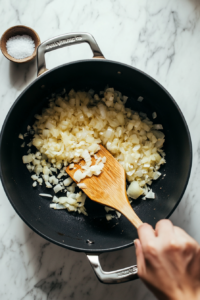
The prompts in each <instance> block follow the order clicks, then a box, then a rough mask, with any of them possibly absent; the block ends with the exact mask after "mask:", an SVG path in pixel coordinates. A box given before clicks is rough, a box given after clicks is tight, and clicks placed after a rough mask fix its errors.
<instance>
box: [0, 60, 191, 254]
mask: <svg viewBox="0 0 200 300" xmlns="http://www.w3.org/2000/svg"><path fill="white" fill-rule="evenodd" d="M87 62H99V63H107V62H108V63H114V64H118V65H119V66H123V67H128V68H130V69H132V70H134V71H136V72H138V73H140V74H142V75H144V76H146V77H147V78H148V79H150V80H151V81H153V82H154V83H155V84H156V85H158V86H159V87H160V88H161V89H162V90H163V91H164V92H165V93H166V95H167V96H168V98H169V99H170V100H171V101H172V103H173V104H174V106H175V107H176V109H177V110H178V112H179V114H180V116H181V119H182V121H183V124H184V127H185V130H186V134H187V138H188V145H189V152H190V163H189V169H188V174H187V179H186V181H185V184H184V188H183V191H182V193H181V195H180V197H179V199H178V200H177V202H176V204H175V205H174V207H173V209H172V210H171V211H170V213H169V214H168V215H166V217H165V218H164V219H168V218H169V217H170V216H171V215H172V213H173V212H174V211H175V209H176V208H177V206H178V205H179V203H180V201H181V199H182V197H183V195H184V193H185V190H186V188H187V185H188V182H189V178H190V174H191V169H192V160H193V151H192V140H191V135H190V131H189V127H188V125H187V122H186V120H185V117H184V115H183V113H182V111H181V109H180V107H179V105H178V104H177V103H176V101H175V100H174V98H173V97H172V96H171V94H170V93H169V92H168V91H167V90H166V89H165V88H164V87H163V86H162V85H161V84H160V83H159V82H158V81H157V80H156V79H154V78H153V77H151V76H150V75H148V74H147V73H145V72H143V71H141V70H139V69H137V68H135V67H132V66H130V65H127V64H124V63H121V62H117V61H113V60H107V59H105V60H104V59H102V60H100V59H85V60H78V61H73V62H69V63H65V64H62V65H60V66H57V67H55V68H53V69H51V70H48V71H46V72H44V73H43V74H41V75H40V76H39V77H36V78H35V79H34V80H33V81H32V82H31V83H30V84H29V85H28V86H27V87H26V88H25V89H24V90H23V91H22V92H21V93H20V95H19V96H18V97H17V98H16V100H15V101H14V103H13V104H12V106H11V107H10V109H9V111H8V113H7V115H6V118H5V119H4V122H3V125H2V128H1V132H0V162H1V156H2V155H1V152H2V137H3V133H4V130H5V127H6V124H7V122H8V120H9V117H10V114H11V112H12V110H13V109H14V107H15V105H16V104H17V103H18V102H19V101H20V99H21V97H22V96H23V95H24V94H25V93H26V92H27V90H28V89H29V88H30V87H31V86H32V85H34V84H35V82H36V81H38V80H40V79H42V78H43V77H44V76H46V75H47V74H49V73H51V72H54V71H55V70H58V69H60V68H63V67H66V66H68V65H74V64H79V63H87ZM0 179H1V182H2V185H3V188H4V191H5V193H6V196H7V198H8V200H9V202H10V203H11V205H12V207H13V208H14V210H15V211H16V213H17V214H18V215H19V217H20V218H21V219H22V220H23V221H24V223H25V224H26V225H27V226H28V227H29V228H31V229H32V230H33V231H34V232H35V233H37V234H38V235H39V236H41V237H42V238H44V239H46V240H48V241H49V242H51V243H53V244H56V245H57V246H60V247H63V248H66V249H69V250H72V251H76V252H84V253H88V254H89V253H90V254H100V253H105V252H112V251H118V250H122V249H125V248H128V247H131V246H134V241H132V242H130V243H127V244H125V245H123V246H119V247H115V248H107V249H103V250H102V249H84V248H77V247H74V246H69V245H65V244H62V243H60V242H58V241H56V240H54V239H52V238H50V237H49V236H46V235H45V234H44V233H42V232H41V231H39V230H38V229H36V228H35V227H34V226H32V225H31V224H29V222H28V221H27V220H26V219H25V217H24V216H23V215H22V214H21V213H20V211H19V210H18V208H17V205H15V203H14V202H13V201H12V198H11V197H10V195H9V193H8V191H7V188H6V182H5V181H4V178H3V172H2V168H1V163H0Z"/></svg>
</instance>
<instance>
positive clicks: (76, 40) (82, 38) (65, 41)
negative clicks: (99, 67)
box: [37, 32, 105, 76]
mask: <svg viewBox="0 0 200 300" xmlns="http://www.w3.org/2000/svg"><path fill="white" fill-rule="evenodd" d="M81 43H88V44H89V45H90V48H91V50H92V52H93V58H105V57H104V56H103V53H102V52H101V50H100V48H99V46H98V44H97V42H96V41H95V39H94V37H93V36H92V35H91V34H89V33H86V32H83V33H76V32H75V33H66V34H62V35H58V36H56V37H54V38H51V39H49V40H47V41H45V42H43V43H42V44H40V45H39V47H38V48H37V74H38V76H39V75H41V74H42V73H44V72H46V71H48V69H47V68H46V61H45V53H46V52H50V51H53V50H56V49H59V48H62V47H67V46H71V45H74V44H81Z"/></svg>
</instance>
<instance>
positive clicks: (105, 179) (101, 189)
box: [66, 145, 142, 228]
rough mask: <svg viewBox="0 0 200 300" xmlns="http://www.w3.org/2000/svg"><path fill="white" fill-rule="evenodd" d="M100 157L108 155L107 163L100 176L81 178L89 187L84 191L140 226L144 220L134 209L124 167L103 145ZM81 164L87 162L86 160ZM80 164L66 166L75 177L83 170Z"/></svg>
mask: <svg viewBox="0 0 200 300" xmlns="http://www.w3.org/2000/svg"><path fill="white" fill-rule="evenodd" d="M97 155H98V156H100V157H104V156H105V157H106V163H105V165H104V168H103V170H102V173H101V174H100V175H99V176H92V177H86V178H84V179H82V180H81V183H85V185H86V186H87V188H85V189H83V191H84V193H85V194H86V195H87V196H88V197H89V198H90V199H91V200H94V201H96V202H98V203H101V204H103V205H106V206H109V207H112V208H114V209H116V210H118V211H119V212H121V213H122V214H123V215H125V217H127V218H128V219H129V221H130V222H131V223H132V224H133V225H134V226H135V227H136V228H138V227H139V226H140V225H141V224H142V221H141V220H140V219H139V217H138V216H137V215H136V213H135V212H134V210H133V209H132V207H131V205H130V203H129V200H128V197H127V194H126V175H125V170H124V168H123V167H122V166H121V165H120V163H119V162H118V161H117V160H116V159H115V158H114V157H113V156H112V155H111V154H110V153H109V151H107V150H106V149H105V148H104V147H103V146H102V145H100V150H99V151H98V153H97ZM95 161H96V160H95V158H94V157H92V165H94V164H95ZM80 164H83V165H84V164H85V162H84V160H82V161H81V162H80ZM80 164H79V163H78V164H74V167H75V168H76V169H75V170H74V169H71V170H70V169H69V166H68V167H67V168H66V172H67V173H68V174H69V176H70V177H71V178H72V179H73V180H74V181H75V182H76V183H77V181H76V180H75V179H74V173H75V172H76V171H77V170H79V169H80V170H81V166H80Z"/></svg>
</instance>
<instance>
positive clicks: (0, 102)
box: [0, 0, 200, 300]
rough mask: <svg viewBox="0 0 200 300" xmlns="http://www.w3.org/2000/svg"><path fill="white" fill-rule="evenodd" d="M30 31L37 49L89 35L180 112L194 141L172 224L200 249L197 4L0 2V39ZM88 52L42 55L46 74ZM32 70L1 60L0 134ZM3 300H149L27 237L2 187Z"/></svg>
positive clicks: (117, 261)
mask: <svg viewBox="0 0 200 300" xmlns="http://www.w3.org/2000/svg"><path fill="white" fill-rule="evenodd" d="M17 24H23V25H27V26H30V27H32V28H34V29H35V30H36V31H37V32H38V34H39V36H40V38H41V41H45V40H46V39H48V38H51V37H53V36H56V35H59V34H63V33H67V32H75V31H77V32H78V31H79V32H80V31H82V32H90V33H91V34H92V35H94V37H95V39H96V40H97V42H98V44H99V46H100V48H101V50H102V52H103V54H104V55H105V57H106V58H109V59H112V60H116V61H120V62H124V63H127V64H129V65H132V66H136V67H137V68H139V69H141V70H143V71H145V72H146V73H148V74H150V75H151V76H152V77H154V78H155V79H157V80H158V81H159V82H160V83H161V84H162V85H163V86H164V87H165V88H166V89H167V90H168V91H169V92H170V93H171V94H172V96H173V97H174V98H175V100H176V101H177V103H178V104H179V106H180V108H181V110H182V112H183V114H184V116H185V118H186V121H187V123H188V125H189V129H190V132H191V136H192V143H193V155H194V156H193V168H192V174H191V177H190V181H189V185H188V187H187V190H186V192H185V195H184V197H183V199H182V201H181V203H180V205H179V206H178V208H177V209H176V211H175V212H174V214H173V215H172V216H171V220H172V221H173V222H174V223H175V224H176V225H178V226H181V227H182V228H184V229H185V230H186V231H187V232H188V233H189V234H191V235H192V236H193V237H194V238H196V239H197V240H198V241H199V242H200V233H199V228H198V225H199V214H200V201H199V193H200V184H199V179H200V138H199V129H198V123H199V118H200V105H199V103H200V101H199V97H200V71H199V69H200V51H199V50H200V4H199V1H198V0H175V1H174V0H163V1H158V0H152V1H147V0H140V1H137V0H132V1H131V0H101V1H98V0H96V1H95V0H91V1H87V0H68V1H64V0H43V1H41V0H35V1H25V0H23V1H22V0H21V1H14V0H10V1H6V0H0V35H1V34H3V32H4V31H5V30H6V29H7V28H9V27H11V26H14V25H17ZM90 57H91V52H90V50H89V48H88V46H87V45H79V46H76V47H73V49H72V48H70V47H69V48H63V49H61V50H57V51H54V52H52V53H50V54H47V67H48V68H52V67H54V66H57V65H59V64H62V63H65V62H68V61H73V60H77V59H84V58H90ZM35 77H36V64H35V62H32V63H29V64H25V65H14V64H12V63H10V62H9V61H8V60H7V59H6V58H5V57H4V56H3V55H2V54H1V53H0V82H1V84H0V126H1V125H2V123H3V121H4V118H5V116H6V114H7V112H8V110H9V108H10V106H11V105H12V103H13V102H14V101H15V99H16V97H17V96H18V95H19V94H20V93H21V91H22V90H23V88H25V87H26V86H27V85H28V84H29V82H31V80H32V79H33V78H35ZM133 262H134V249H133V248H129V249H126V250H123V251H119V252H115V253H108V254H104V255H102V264H103V266H104V267H105V268H106V269H107V270H108V269H109V270H111V269H115V268H118V267H125V266H129V265H130V264H133ZM0 270H1V271H0V273H1V280H0V299H1V300H7V299H9V300H10V299H15V300H18V299H24V300H29V299H35V300H45V299H59V300H62V299H77V300H78V299H82V300H84V299H88V300H94V299H95V300H101V299H104V300H106V299H111V298H112V299H115V300H118V299H120V300H121V299H122V298H123V299H135V300H147V299H148V300H153V299H155V298H154V297H153V295H152V294H151V293H150V292H149V291H148V290H147V289H146V288H145V286H144V285H143V283H142V282H141V281H140V280H137V281H134V282H129V283H125V284H121V285H110V286H109V285H103V284H101V283H100V282H99V281H98V280H97V278H96V276H95V275H94V273H93V270H92V269H91V267H90V265H89V262H88V261H87V259H86V257H85V255H84V254H83V253H76V252H72V251H69V250H66V249H63V248H60V247H58V246H56V245H54V244H51V243H49V242H47V241H46V240H44V239H43V238H41V237H40V236H38V235H37V234H35V233H34V232H33V231H32V230H31V229H29V228H28V227H27V226H26V225H25V224H24V223H23V221H22V220H21V219H20V218H19V216H18V215H17V214H16V213H15V211H14V210H13V208H12V207H11V205H10V203H9V201H8V200H7V197H6V195H5V193H4V190H3V188H2V185H1V184H0Z"/></svg>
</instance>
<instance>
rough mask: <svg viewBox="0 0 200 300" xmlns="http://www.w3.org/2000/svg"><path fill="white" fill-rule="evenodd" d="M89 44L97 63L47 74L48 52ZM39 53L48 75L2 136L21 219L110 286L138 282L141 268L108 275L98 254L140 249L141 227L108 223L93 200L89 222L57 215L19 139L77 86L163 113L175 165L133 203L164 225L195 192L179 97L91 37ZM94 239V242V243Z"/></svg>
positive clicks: (59, 42) (9, 190)
mask: <svg viewBox="0 0 200 300" xmlns="http://www.w3.org/2000/svg"><path fill="white" fill-rule="evenodd" d="M82 42H87V43H88V44H89V45H90V47H91V49H92V51H93V54H94V59H90V60H82V61H77V62H72V63H68V64H64V65H62V66H59V67H57V68H54V69H53V70H50V71H47V69H46V65H45V59H44V54H45V52H47V51H51V50H54V49H57V48H59V47H64V46H68V45H72V44H75V43H82ZM37 55H38V56H37V58H38V73H39V75H40V76H39V77H38V78H37V79H36V80H34V81H33V82H32V83H31V84H30V85H29V86H28V87H27V88H26V89H25V90H24V91H23V92H22V93H21V95H20V96H19V97H18V98H17V100H16V101H15V102H14V104H13V106H12V107H11V109H10V111H9V113H8V115H7V116H6V119H5V122H4V124H3V128H2V131H1V139H0V174H1V179H2V183H3V186H4V189H5V192H6V194H7V196H8V199H9V200H10V202H11V204H12V206H13V207H14V209H15V210H16V212H17V213H18V214H19V216H20V217H21V218H22V219H23V220H24V222H25V223H26V224H27V225H28V226H29V227H31V228H32V229H33V230H34V231H35V232H37V233H38V234H39V235H41V236H42V237H44V238H45V239H47V240H49V241H51V242H53V243H55V244H57V245H59V246H62V247H66V248H68V249H71V250H75V251H82V252H85V253H87V254H88V258H89V260H90V262H91V264H92V266H93V268H94V270H95V272H96V274H97V276H98V278H99V279H100V280H101V281H102V282H104V283H117V282H123V281H128V280H132V279H134V278H136V277H137V266H132V267H129V268H125V269H123V270H118V271H114V272H104V271H102V269H101V266H100V264H99V259H98V254H100V253H102V252H106V251H114V250H119V249H124V248H126V247H129V246H132V245H133V240H134V239H135V238H136V237H137V232H136V229H135V228H134V227H133V226H132V224H131V223H129V221H128V220H126V219H125V217H121V218H120V220H119V221H117V220H112V221H110V222H107V221H106V220H105V213H104V209H103V207H102V206H100V205H98V204H97V203H95V202H92V201H90V200H88V201H87V204H86V208H87V211H88V213H89V216H88V217H85V216H84V215H77V214H76V213H68V212H66V211H55V210H52V209H50V208H49V201H48V200H46V199H42V198H41V197H40V196H39V193H40V192H48V193H49V190H45V187H44V186H43V187H38V188H37V189H34V188H33V187H32V179H31V178H30V173H29V172H28V170H27V169H26V167H25V165H23V164H22V155H24V154H25V153H26V152H25V150H24V148H21V147H20V145H21V143H22V141H21V140H20V139H19V138H18V135H19V133H24V132H26V128H27V125H32V124H33V122H34V115H35V113H36V112H37V113H40V112H41V110H42V108H43V107H44V106H45V105H47V101H48V100H47V99H46V97H48V96H50V95H51V93H52V92H55V91H59V89H63V88H65V89H66V91H69V90H70V89H71V88H74V89H75V90H78V89H84V90H87V89H90V88H92V89H94V90H95V91H99V90H102V89H104V88H105V86H106V85H107V84H109V86H110V87H114V88H115V89H116V90H119V91H121V92H122V93H123V94H125V95H127V96H128V97H129V98H128V101H127V103H126V106H127V107H130V108H131V109H133V110H136V111H141V112H145V113H147V115H148V117H149V118H152V117H151V116H152V113H153V112H154V111H155V112H156V113H157V115H158V117H157V119H156V123H161V124H162V125H163V127H164V133H165V136H166V142H165V144H164V149H165V152H166V161H167V163H166V164H165V165H164V166H163V167H162V168H161V172H162V174H163V175H164V174H166V176H161V177H160V178H159V179H158V180H157V181H155V182H154V183H153V185H152V188H153V191H154V192H155V194H156V199H155V200H146V201H143V200H141V199H139V200H135V201H133V203H132V206H133V208H134V210H135V211H136V213H137V214H138V215H139V217H140V218H141V220H142V221H143V222H147V223H149V224H151V225H152V226H154V225H155V224H156V222H157V221H158V220H160V219H163V218H168V217H169V216H170V215H171V213H172V212H173V211H174V209H175V208H176V207H177V205H178V203H179V201H180V200H181V198H182V196H183V193H184V191H185V188H186V186H187V182H188V179H189V175H190V169H191V163H192V145H191V139H190V133H189V130H188V127H187V124H186V122H185V119H184V117H183V115H182V113H181V111H180V108H179V107H178V105H177V104H176V102H175V101H174V99H173V98H172V97H171V95H170V94H169V93H168V92H167V91H166V90H165V89H164V88H163V87H162V86H161V85H160V84H159V83H158V82H156V81H155V80H154V79H152V78H151V77H150V76H148V75H147V74H145V73H143V72H141V71H139V70H137V69H135V68H133V67H130V66H128V65H125V64H122V63H119V62H114V61H110V60H105V59H103V58H104V57H103V54H102V53H101V51H100V49H99V47H98V45H97V44H96V42H95V40H94V38H93V37H92V36H91V35H89V34H86V33H82V34H79V33H74V34H65V35H61V36H59V37H56V38H53V39H50V40H48V41H46V42H44V43H42V44H41V45H40V47H39V48H38V53H37ZM95 58H96V59H95ZM42 73H43V74H42ZM41 74H42V75H41ZM138 96H143V97H144V100H143V101H142V102H138V101H137V98H138ZM116 223H119V224H118V225H116ZM115 225H116V226H115ZM87 240H91V241H93V243H92V244H89V243H87Z"/></svg>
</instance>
